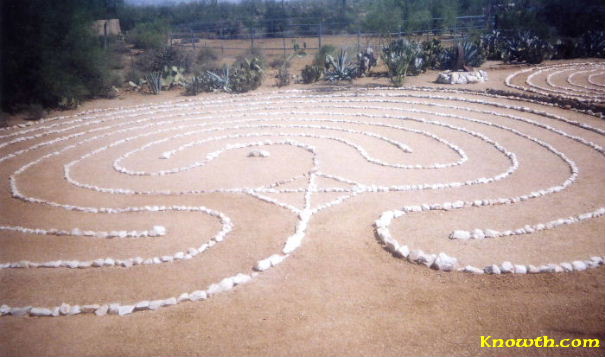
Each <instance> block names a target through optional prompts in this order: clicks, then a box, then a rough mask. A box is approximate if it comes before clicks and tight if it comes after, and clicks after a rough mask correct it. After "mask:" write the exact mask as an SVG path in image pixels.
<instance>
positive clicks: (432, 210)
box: [0, 67, 605, 316]
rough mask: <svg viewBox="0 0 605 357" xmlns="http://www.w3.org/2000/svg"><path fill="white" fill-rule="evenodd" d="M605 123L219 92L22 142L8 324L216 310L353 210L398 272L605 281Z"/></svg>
mask: <svg viewBox="0 0 605 357" xmlns="http://www.w3.org/2000/svg"><path fill="white" fill-rule="evenodd" d="M582 68H584V67H582ZM560 70H562V71H566V69H565V68H562V69H560ZM549 71H550V69H549ZM583 71H585V73H586V74H590V75H589V76H588V77H587V78H588V79H590V80H592V81H596V82H602V79H603V77H602V72H599V71H595V70H593V69H590V67H586V69H583ZM553 73H554V72H553ZM565 73H567V72H565ZM557 75H558V74H553V77H554V76H557ZM576 77H577V76H569V78H570V82H572V83H576V80H577V83H581V81H580V79H579V78H576ZM585 77H586V76H585ZM603 123H604V122H603V121H602V120H601V119H598V118H596V117H594V116H589V115H585V114H578V113H573V112H571V111H565V110H561V109H556V108H553V107H552V106H547V105H542V104H538V103H529V102H522V101H514V100H510V99H507V98H505V97H498V96H494V95H487V94H480V93H471V92H468V91H464V92H462V91H456V90H450V89H436V88H406V89H384V88H382V89H361V90H355V91H339V90H337V91H333V92H327V93H322V92H313V91H304V90H292V91H282V92H275V93H261V94H251V95H233V96H221V95H216V96H211V97H204V98H194V99H187V100H180V101H174V102H166V103H162V104H149V105H144V106H137V107H127V108H114V109H106V110H94V111H89V112H83V113H80V114H77V115H74V116H69V117H58V118H52V119H47V120H43V121H40V122H37V123H33V124H32V125H22V126H17V127H11V128H6V129H4V130H2V131H0V135H1V137H2V139H1V140H2V141H1V143H0V161H1V162H2V164H1V165H2V170H1V171H0V173H1V174H2V175H3V182H5V185H3V188H2V196H3V197H2V198H0V203H1V206H2V211H3V214H2V216H1V217H0V218H1V219H2V221H0V230H2V234H3V237H2V240H1V242H2V245H3V249H2V253H0V254H1V258H2V261H1V263H0V268H2V270H1V271H0V274H2V275H1V277H2V284H3V292H2V294H1V295H0V296H1V300H0V303H2V307H1V313H2V315H15V316H23V315H32V316H59V315H74V314H83V313H94V314H96V315H106V314H117V315H125V314H130V313H133V312H136V311H142V310H156V309H159V308H163V307H168V306H171V305H175V304H179V303H186V302H193V301H199V300H206V299H208V298H211V297H212V298H214V295H217V294H219V293H221V292H225V291H228V290H231V289H233V288H235V287H236V286H239V285H242V284H245V283H249V282H250V281H252V280H254V279H255V277H257V276H258V275H259V274H262V273H263V272H264V271H267V270H268V269H271V268H272V267H275V266H277V265H279V264H282V263H283V262H284V261H287V259H288V257H290V256H292V255H296V253H297V252H298V251H302V250H304V249H305V244H309V243H306V242H307V241H308V240H309V239H310V240H311V241H312V242H313V244H321V241H322V240H323V239H335V238H338V237H332V236H325V237H323V236H314V235H313V234H311V235H310V236H309V234H308V230H309V228H310V227H312V226H313V222H314V219H317V218H316V217H317V216H320V215H326V217H328V216H330V215H334V217H331V216H330V218H333V220H334V221H338V219H339V217H338V214H337V212H338V207H340V206H343V205H347V204H352V203H354V202H357V203H358V204H360V205H363V206H364V207H367V209H368V210H372V211H371V212H372V214H373V215H374V217H376V218H377V220H376V221H375V222H366V226H367V227H370V226H372V229H369V228H368V230H367V231H368V232H371V231H374V234H375V236H376V238H377V241H378V243H379V244H381V245H382V246H383V248H384V251H383V252H384V254H391V255H392V256H393V258H394V259H397V258H398V259H405V260H407V261H409V262H410V263H414V264H420V265H425V266H426V267H428V268H432V269H436V270H443V271H460V272H468V273H477V274H483V273H487V274H504V273H514V274H524V273H558V272H572V271H581V270H585V269H588V268H594V267H597V266H599V265H602V264H603V254H604V251H603V234H602V232H600V231H598V229H596V230H595V227H600V226H603V224H602V223H603V215H604V214H605V208H604V207H603V200H602V197H603V182H604V177H603V175H604V173H605V170H604V168H605V160H604V155H605V152H604V150H603V137H604V134H605V125H604V124H603ZM243 204H244V205H245V206H243V207H242V205H243ZM381 205H382V206H381ZM376 207H381V208H380V209H379V210H378V209H376ZM385 208H387V209H386V210H385ZM373 209H376V211H373ZM368 212H370V211H368ZM274 226H275V227H276V228H274ZM276 232H277V233H276ZM284 232H285V233H284ZM278 233H279V234H278ZM357 238H359V239H371V240H373V239H374V237H372V236H371V234H367V235H366V236H362V237H357ZM222 247H224V248H222ZM352 258H354V257H352ZM353 261H354V260H353ZM282 267H283V265H282ZM284 269H287V267H284ZM569 274H573V273H569ZM183 286H185V288H183ZM246 288H251V287H246ZM178 289H180V290H178ZM219 295H220V294H219ZM216 298H220V296H217V297H216Z"/></svg>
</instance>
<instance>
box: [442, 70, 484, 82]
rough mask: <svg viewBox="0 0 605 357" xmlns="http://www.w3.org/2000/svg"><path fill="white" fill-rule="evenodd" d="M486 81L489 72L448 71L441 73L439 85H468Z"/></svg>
mask: <svg viewBox="0 0 605 357" xmlns="http://www.w3.org/2000/svg"><path fill="white" fill-rule="evenodd" d="M485 81H487V72H485V71H481V70H479V71H474V72H452V71H446V72H441V73H439V76H438V77H437V83H441V84H467V83H479V82H485Z"/></svg>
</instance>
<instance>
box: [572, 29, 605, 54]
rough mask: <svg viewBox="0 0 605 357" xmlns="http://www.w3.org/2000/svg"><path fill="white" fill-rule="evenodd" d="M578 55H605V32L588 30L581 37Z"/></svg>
mask: <svg viewBox="0 0 605 357" xmlns="http://www.w3.org/2000/svg"><path fill="white" fill-rule="evenodd" d="M578 57H601V58H602V57H605V33H603V31H588V32H586V33H584V34H583V35H582V36H581V37H580V41H579V46H578Z"/></svg>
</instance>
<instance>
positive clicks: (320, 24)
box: [318, 22, 322, 48]
mask: <svg viewBox="0 0 605 357" xmlns="http://www.w3.org/2000/svg"><path fill="white" fill-rule="evenodd" d="M321 31H322V23H321V22H320V23H319V33H318V35H319V38H318V39H319V48H321Z"/></svg>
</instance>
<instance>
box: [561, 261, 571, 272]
mask: <svg viewBox="0 0 605 357" xmlns="http://www.w3.org/2000/svg"><path fill="white" fill-rule="evenodd" d="M559 265H560V266H561V268H563V271H564V272H571V271H573V265H571V263H569V262H563V263H561V264H559Z"/></svg>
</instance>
